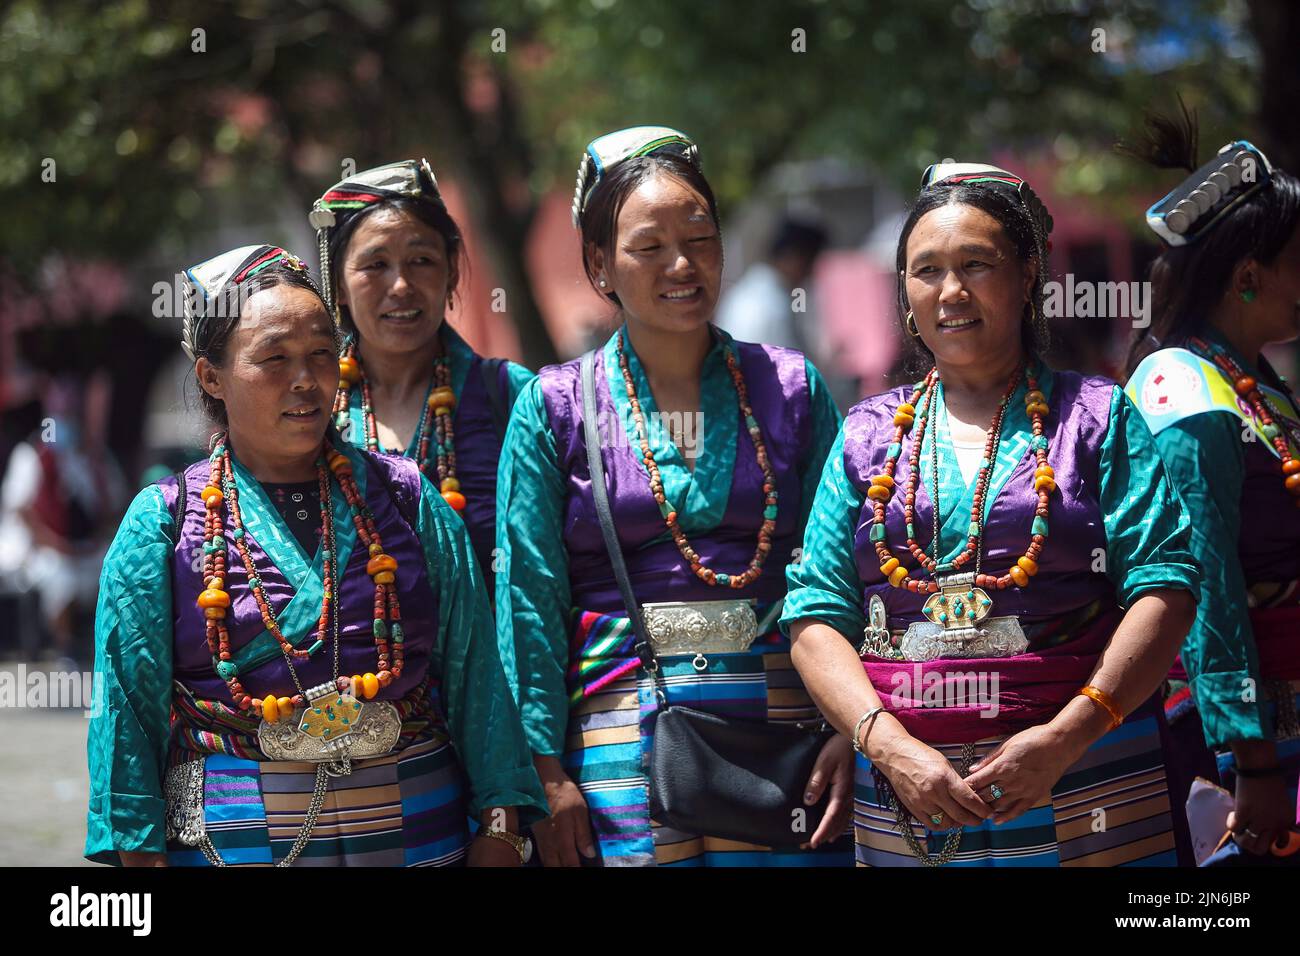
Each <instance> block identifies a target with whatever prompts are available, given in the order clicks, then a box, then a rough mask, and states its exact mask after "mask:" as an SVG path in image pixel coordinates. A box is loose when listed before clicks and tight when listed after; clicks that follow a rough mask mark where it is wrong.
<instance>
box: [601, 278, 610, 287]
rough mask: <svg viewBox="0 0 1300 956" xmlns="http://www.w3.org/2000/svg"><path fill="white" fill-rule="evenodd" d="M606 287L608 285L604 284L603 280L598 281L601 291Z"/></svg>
mask: <svg viewBox="0 0 1300 956" xmlns="http://www.w3.org/2000/svg"><path fill="white" fill-rule="evenodd" d="M607 285H609V283H608V282H606V281H605V280H604V279H601V280H600V287H601V288H602V289H603V288H605V286H607Z"/></svg>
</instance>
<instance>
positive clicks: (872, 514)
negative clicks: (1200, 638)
mask: <svg viewBox="0 0 1300 956" xmlns="http://www.w3.org/2000/svg"><path fill="white" fill-rule="evenodd" d="M1051 225H1052V223H1051V217H1050V216H1048V215H1047V211H1046V210H1045V209H1044V208H1043V205H1042V203H1041V202H1039V201H1038V199H1037V197H1036V196H1034V193H1033V191H1032V190H1031V189H1030V188H1029V186H1028V184H1026V183H1025V182H1024V181H1023V180H1022V179H1020V178H1019V177H1018V176H1015V175H1013V174H1011V173H1009V172H1007V171H1006V170H1003V169H998V168H996V167H991V166H984V165H975V164H946V165H942V166H937V167H931V168H930V169H929V170H927V171H926V174H925V177H924V179H923V183H922V189H921V192H920V195H919V196H918V198H917V201H916V204H915V206H914V208H913V210H912V213H911V215H910V216H909V217H908V218H907V220H906V222H905V223H904V226H903V230H902V234H901V235H900V237H899V242H898V297H899V314H900V318H901V319H902V323H903V327H904V329H905V330H906V334H907V335H908V337H909V338H910V340H911V341H912V343H913V345H914V346H915V348H916V353H917V355H918V356H921V357H923V358H924V359H925V365H926V371H925V373H924V377H923V378H922V379H921V380H920V381H919V382H917V383H916V384H915V385H912V386H907V387H905V388H898V389H894V390H893V391H890V392H886V393H884V394H883V395H876V396H872V397H870V398H866V399H864V400H863V401H862V402H860V403H858V404H857V405H856V406H854V407H853V408H852V409H850V411H849V414H848V416H847V417H846V418H845V420H844V425H843V428H842V429H841V431H840V435H839V438H838V439H837V440H836V442H835V446H834V448H832V449H831V452H830V455H829V457H828V460H827V463H826V468H825V471H824V472H823V474H822V477H821V484H820V486H819V487H818V489H817V493H816V500H815V503H814V505H813V514H812V517H811V519H810V520H809V525H808V531H807V534H806V537H805V542H804V558H803V561H802V562H800V563H799V564H798V565H792V566H791V567H790V569H789V570H788V572H787V577H788V578H789V581H790V586H791V593H790V596H789V597H788V598H787V599H786V605H785V612H784V614H783V616H782V619H781V625H782V628H783V629H788V632H789V633H790V635H791V637H792V640H793V649H792V657H793V659H794V662H795V665H796V667H797V668H798V669H799V672H800V673H801V674H802V675H803V677H804V680H805V681H806V682H807V684H808V687H809V690H810V691H811V693H812V695H813V698H814V699H815V700H817V702H818V703H819V704H820V705H821V707H822V710H823V712H824V713H825V714H826V716H827V719H829V720H830V721H831V723H832V724H834V725H835V726H836V727H837V728H839V729H840V730H841V731H842V732H844V733H846V734H849V735H850V736H851V738H852V741H853V746H854V748H855V749H856V750H857V751H858V758H857V771H856V788H855V815H854V822H855V829H856V833H857V859H858V863H859V865H863V866H916V865H918V864H921V865H929V866H937V865H941V864H945V863H952V864H954V865H963V866H1002V865H1010V866H1025V865H1032V866H1113V865H1119V864H1127V863H1142V864H1147V865H1161V864H1164V865H1172V864H1173V862H1174V841H1173V834H1172V822H1171V816H1170V806H1169V799H1168V795H1167V783H1166V774H1165V768H1164V761H1163V757H1162V754H1161V747H1160V735H1161V729H1162V728H1161V722H1162V719H1163V713H1162V710H1161V708H1160V707H1159V705H1158V701H1157V700H1156V699H1155V698H1154V697H1153V692H1154V691H1155V690H1156V688H1157V687H1158V686H1159V684H1160V682H1161V679H1162V678H1163V676H1164V672H1165V670H1166V669H1167V668H1168V666H1169V663H1170V662H1171V661H1172V660H1173V657H1174V654H1175V652H1176V650H1177V647H1178V643H1179V641H1180V640H1181V639H1182V637H1183V635H1184V634H1185V633H1186V632H1187V627H1188V625H1189V624H1190V622H1191V619H1192V611H1193V607H1194V601H1195V599H1194V597H1193V595H1194V594H1195V581H1196V579H1197V577H1198V576H1199V568H1198V567H1197V565H1196V562H1195V560H1194V558H1193V557H1192V556H1191V554H1190V553H1189V550H1188V549H1189V542H1190V528H1189V525H1188V521H1187V518H1186V517H1185V516H1184V515H1183V514H1182V512H1181V509H1180V507H1179V501H1178V498H1177V496H1176V495H1175V494H1174V492H1173V490H1172V487H1171V486H1170V484H1169V482H1168V480H1167V479H1166V477H1165V472H1164V468H1163V466H1162V464H1161V462H1160V457H1159V455H1158V454H1157V452H1156V449H1155V445H1154V443H1153V441H1152V439H1151V434H1150V432H1149V431H1148V430H1147V428H1146V426H1145V425H1144V424H1143V422H1142V420H1141V418H1140V416H1139V415H1138V414H1137V412H1136V410H1135V409H1134V408H1133V406H1132V404H1131V403H1130V402H1129V401H1128V399H1126V398H1125V397H1124V394H1123V392H1122V391H1121V390H1120V389H1119V386H1117V385H1115V384H1114V383H1113V382H1110V381H1107V380H1105V379H1100V378H1087V377H1084V376H1081V375H1079V374H1077V373H1074V372H1068V371H1053V370H1051V369H1049V368H1048V367H1047V366H1046V365H1045V364H1044V363H1043V361H1042V359H1041V358H1040V356H1039V344H1040V343H1041V315H1042V311H1041V302H1042V294H1043V284H1044V277H1045V275H1046V270H1047V252H1048V242H1047V237H1048V234H1049V233H1050V230H1051ZM1099 557H1100V562H1099ZM855 649H856V650H855ZM971 673H974V674H977V675H982V676H986V675H989V674H991V675H993V678H994V680H995V681H996V682H997V686H998V689H999V691H1000V696H999V697H998V698H997V699H996V700H989V699H987V698H984V699H980V698H978V697H977V699H976V700H973V701H972V700H969V699H967V698H966V696H965V695H961V698H960V699H959V700H956V701H954V700H953V699H952V697H951V695H949V694H938V695H933V694H930V693H927V692H924V691H925V690H926V689H928V688H932V687H950V686H951V684H952V682H953V681H958V680H962V679H967V678H968V675H970V674H971ZM900 685H901V686H900ZM1121 724H1122V725H1123V726H1121ZM1098 821H1100V824H1101V825H1100V826H1098V825H1097V823H1098ZM1004 823H1005V824H1008V825H1007V826H1005V827H1003V826H998V825H1000V824H1004Z"/></svg>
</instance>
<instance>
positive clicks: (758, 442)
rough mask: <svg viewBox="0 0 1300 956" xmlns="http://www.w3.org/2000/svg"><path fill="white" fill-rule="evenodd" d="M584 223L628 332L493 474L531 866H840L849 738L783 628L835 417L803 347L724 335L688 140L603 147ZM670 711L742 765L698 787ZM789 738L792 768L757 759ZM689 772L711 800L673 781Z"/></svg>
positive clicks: (592, 358)
mask: <svg viewBox="0 0 1300 956" xmlns="http://www.w3.org/2000/svg"><path fill="white" fill-rule="evenodd" d="M574 223H575V225H576V226H578V228H579V230H580V232H581V234H582V244H583V251H584V264H585V267H586V272H587V276H588V278H589V279H590V281H591V283H592V285H593V286H594V287H595V288H596V290H597V291H598V292H600V293H602V294H603V295H605V296H606V297H607V298H608V299H609V301H610V302H611V303H612V304H613V305H615V306H616V307H617V308H618V313H617V321H618V324H619V328H618V329H617V330H616V331H615V332H614V334H613V335H612V336H611V337H610V339H609V340H608V341H607V342H606V343H605V344H604V346H602V347H601V348H599V349H597V350H596V351H594V352H591V353H588V355H587V356H586V357H585V358H584V359H579V360H575V361H571V362H567V363H565V364H563V365H555V366H550V367H548V368H545V369H543V370H542V371H541V373H540V374H539V376H538V378H537V380H536V381H534V382H532V383H530V384H529V385H528V386H527V387H526V388H525V389H524V391H523V394H522V395H521V396H520V398H519V402H518V404H517V405H516V406H515V411H514V413H513V415H512V417H511V421H510V429H509V432H508V434H507V437H506V443H505V448H504V450H503V452H502V457H501V468H500V487H499V489H498V508H499V511H500V521H499V524H498V528H497V544H498V547H499V549H500V554H501V561H502V571H501V573H500V574H499V575H498V578H497V633H498V638H499V640H500V642H501V647H502V654H503V656H514V657H515V658H516V659H517V662H518V675H517V685H516V693H517V694H518V695H519V700H520V703H521V708H522V715H523V718H524V721H525V726H526V728H527V732H528V737H529V741H530V743H531V744H532V748H533V752H534V758H535V762H536V765H537V767H538V770H539V773H540V774H541V776H542V780H543V784H544V786H545V788H546V792H547V797H548V801H549V803H550V808H551V813H552V818H551V820H550V821H546V822H545V823H543V824H542V825H540V826H538V827H537V828H535V830H534V832H535V833H536V836H537V840H538V847H539V849H540V851H541V856H542V862H543V863H545V864H546V865H548V866H574V865H577V864H578V863H579V862H581V861H590V862H593V863H599V864H602V865H606V866H629V865H631V866H654V865H683V866H725V865H752V866H808V865H814V866H815V865H836V864H839V865H847V864H848V862H849V858H850V854H849V846H848V841H847V839H845V836H846V828H847V823H848V811H849V802H848V799H849V795H850V793H849V786H850V762H849V749H848V741H847V740H846V739H845V738H844V737H842V736H835V735H820V734H818V733H816V732H815V731H813V730H812V728H817V727H818V726H820V724H821V721H820V718H819V715H818V713H817V708H816V707H815V706H814V705H813V703H812V701H811V700H809V698H808V695H807V693H806V692H805V690H804V688H803V686H802V685H801V684H800V682H799V679H798V676H797V675H796V674H795V673H794V672H793V670H792V668H791V666H790V658H789V645H788V642H787V641H786V640H785V638H784V637H783V636H782V635H781V634H780V633H779V632H778V631H777V630H776V627H775V622H776V619H777V616H778V615H779V613H780V607H781V601H782V599H783V598H784V597H785V581H784V579H783V577H782V571H783V569H784V568H785V567H786V565H787V564H789V563H790V562H791V561H794V560H797V555H798V550H799V546H800V543H801V539H802V535H803V525H804V519H805V518H806V516H807V512H808V506H809V504H810V503H811V498H812V489H813V487H814V484H813V483H814V482H815V481H816V479H817V475H818V473H819V471H820V469H821V464H822V462H823V461H824V459H825V456H826V451H827V448H828V447H829V444H830V441H831V438H832V436H833V434H834V431H835V428H836V427H837V425H838V424H839V412H838V411H837V410H836V408H835V406H834V404H833V403H832V402H831V400H830V398H829V395H828V394H827V391H826V386H825V384H824V383H823V382H822V380H821V377H820V375H818V373H817V370H816V369H815V368H813V366H812V365H811V364H810V363H808V361H807V360H806V359H805V358H804V356H803V355H802V354H801V353H799V352H797V351H794V350H792V349H785V348H777V347H774V346H768V345H761V344H753V343H748V342H737V341H734V340H733V339H732V338H731V336H730V335H728V334H727V333H725V332H722V331H720V330H718V329H717V328H715V327H714V326H713V322H712V320H713V312H714V306H715V304H716V302H717V299H718V289H719V286H720V284H721V281H722V238H721V234H720V229H719V222H718V210H717V206H716V203H715V202H714V198H713V193H712V191H711V189H710V188H709V183H708V181H707V180H706V179H705V177H704V175H703V174H702V173H701V171H700V168H699V155H698V150H697V149H696V146H695V144H694V143H693V142H692V141H691V140H690V139H689V138H688V137H686V136H685V135H684V134H682V133H680V132H678V131H677V130H671V129H666V128H663V127H637V128H634V129H628V130H621V131H619V132H616V133H611V134H609V135H607V136H603V137H601V138H599V139H597V140H596V141H595V142H593V143H592V144H591V145H590V146H589V147H588V149H587V152H586V153H585V154H584V157H583V161H582V166H581V169H580V172H579V181H578V190H577V195H576V198H575V201H574ZM685 420H690V421H700V422H702V424H703V429H702V432H703V435H702V437H703V441H702V442H701V443H700V447H699V450H698V454H693V453H692V452H693V451H694V449H689V448H687V447H686V445H685V444H684V443H683V442H682V440H681V438H680V437H678V434H679V433H678V431H677V429H675V428H674V426H673V423H674V422H682V421H685ZM682 431H685V429H683V430H682ZM697 431H698V430H697ZM597 469H599V471H598V470H597ZM600 472H603V473H604V476H606V477H605V478H602V475H601V474H600ZM600 492H605V493H606V494H605V495H600ZM598 495H600V497H598ZM606 496H607V499H608V500H607V505H608V507H607V509H606V508H605V506H604V504H602V501H603V499H604V498H605V497H606ZM602 516H603V517H602ZM615 529H616V530H615ZM602 531H603V532H604V533H602ZM624 564H625V565H626V567H625V568H624V572H625V573H624V572H621V571H619V570H616V569H618V568H620V567H623V565H624ZM642 602H646V603H642ZM647 634H653V635H654V636H655V645H654V647H653V648H652V647H651V646H650V642H649V640H648V639H647V636H646V635H647ZM657 704H658V705H659V706H656V705H657ZM683 705H689V707H690V708H692V713H691V714H688V715H686V717H687V719H688V720H690V721H691V726H692V727H695V728H699V727H702V726H706V725H707V726H709V727H714V728H716V727H719V726H725V727H726V729H727V732H728V733H730V734H732V735H734V736H733V737H732V739H733V740H734V741H736V742H738V745H739V746H744V747H746V748H748V753H749V755H750V756H752V757H753V758H754V760H752V761H750V762H749V763H748V765H747V766H746V767H745V769H744V770H742V771H740V772H738V773H736V774H729V773H728V772H727V771H726V770H723V769H721V768H720V767H719V765H718V764H717V763H713V764H712V765H710V770H709V771H708V772H707V773H702V774H701V775H700V778H697V779H695V780H688V779H686V777H688V776H689V766H690V764H691V762H692V761H691V759H690V758H688V757H687V756H686V755H684V754H683V753H682V752H681V751H680V750H678V749H676V748H675V745H674V743H673V741H672V740H667V741H666V742H665V738H666V737H667V736H668V734H667V731H666V728H667V727H668V725H669V723H670V722H672V721H674V720H677V719H679V718H681V717H682V716H683V714H684V711H683V710H682V707H683ZM674 708H676V709H674ZM670 715H672V716H670ZM656 748H658V749H656ZM792 752H797V753H799V754H801V755H803V756H804V758H805V759H797V760H796V759H789V760H788V761H787V766H788V767H790V768H792V769H791V770H790V772H789V773H787V774H785V775H784V779H780V780H778V779H777V775H776V774H768V775H766V776H764V775H763V774H761V773H757V771H760V770H761V771H767V770H769V769H771V768H773V767H774V765H776V764H778V763H781V762H782V761H783V760H784V759H786V758H787V757H789V755H790V754H791V753H792ZM655 754H658V757H657V758H656V766H655V768H654V769H653V770H652V771H651V773H650V774H649V775H647V772H646V767H647V764H648V762H649V760H650V759H651V758H652V755H655ZM728 766H729V767H730V769H731V770H733V771H735V770H737V766H736V765H734V764H729V765H728ZM703 778H707V779H703ZM727 779H731V780H743V781H745V782H746V785H745V786H740V787H733V788H731V789H732V791H733V792H731V793H728V794H726V795H723V794H721V793H720V790H719V787H718V784H719V783H720V782H722V781H725V780H727ZM692 784H693V785H696V786H698V787H700V791H697V792H701V795H702V796H704V798H705V800H704V802H707V803H708V804H709V808H708V810H707V812H705V810H704V807H703V806H702V804H698V803H697V804H692V803H691V802H690V801H689V800H688V801H687V804H688V806H686V807H685V808H683V806H681V805H680V804H679V803H677V801H675V800H673V799H669V798H668V796H667V795H668V794H680V791H679V790H678V789H677V787H678V786H679V785H686V786H688V787H689V786H691V785H692ZM734 791H738V792H734ZM764 799H766V800H767V803H766V804H764V805H762V806H760V804H762V801H763V800H764ZM823 811H824V812H823ZM652 816H653V819H652Z"/></svg>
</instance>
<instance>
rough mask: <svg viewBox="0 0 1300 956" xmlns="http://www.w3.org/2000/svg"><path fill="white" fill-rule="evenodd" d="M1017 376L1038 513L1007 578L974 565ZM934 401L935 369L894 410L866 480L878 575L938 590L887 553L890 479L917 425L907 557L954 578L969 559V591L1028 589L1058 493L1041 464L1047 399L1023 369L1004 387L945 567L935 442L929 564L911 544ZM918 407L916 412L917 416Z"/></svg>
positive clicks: (907, 501)
mask: <svg viewBox="0 0 1300 956" xmlns="http://www.w3.org/2000/svg"><path fill="white" fill-rule="evenodd" d="M1022 376H1023V377H1025V379H1026V383H1027V385H1028V390H1027V392H1026V394H1025V413H1026V414H1027V415H1028V416H1029V420H1030V423H1031V427H1032V429H1033V437H1032V438H1031V439H1030V446H1031V447H1032V448H1033V451H1034V456H1035V458H1036V459H1037V462H1038V464H1037V467H1036V468H1035V469H1034V490H1035V491H1036V492H1037V494H1038V506H1037V508H1036V509H1035V511H1034V520H1033V524H1032V527H1031V535H1030V543H1029V547H1028V548H1026V550H1025V553H1024V555H1022V556H1021V557H1020V558H1018V559H1017V560H1016V562H1015V563H1014V564H1013V565H1012V566H1011V567H1010V568H1009V569H1008V570H1007V572H1006V573H1005V574H1002V575H989V574H983V573H981V572H980V570H979V563H980V556H981V552H982V548H981V542H982V540H983V533H984V501H985V498H986V496H987V494H988V488H989V483H990V481H991V478H992V472H993V463H994V462H995V461H996V460H997V450H998V446H999V443H1000V442H1001V433H1002V422H1003V419H1004V417H1005V414H1006V409H1007V406H1008V405H1009V404H1010V402H1011V396H1012V395H1013V394H1015V391H1016V389H1017V388H1018V387H1019V385H1020V379H1021V377H1022ZM936 395H937V396H938V399H939V400H940V401H942V383H941V382H940V380H939V370H938V368H933V369H931V370H930V373H929V374H928V375H926V377H925V378H924V379H923V380H922V381H921V382H919V383H917V386H916V388H915V390H914V391H913V392H912V395H911V397H910V398H909V400H908V401H906V402H903V403H902V404H900V405H899V406H898V409H897V410H896V411H895V413H894V426H895V428H894V440H893V441H892V442H891V443H890V445H889V447H888V449H887V450H886V453H885V467H884V471H883V473H882V474H879V475H875V476H873V477H872V479H871V485H870V487H869V488H868V489H867V497H868V498H870V499H871V501H872V526H871V531H870V537H871V541H872V542H873V544H874V545H875V548H876V556H877V557H878V558H879V559H880V573H881V574H883V575H884V576H885V577H886V578H887V579H888V581H889V583H890V584H891V585H893V586H894V587H896V588H905V589H906V590H908V591H911V592H912V593H914V594H934V593H936V592H938V591H939V589H940V585H939V583H938V582H937V581H935V580H933V579H932V580H929V581H924V580H917V579H916V578H912V577H911V576H909V574H908V570H907V568H905V567H904V566H903V565H902V563H901V562H900V561H899V559H898V558H896V557H895V556H894V554H893V553H892V552H891V551H890V549H889V545H888V543H887V541H886V538H887V533H886V530H885V506H886V504H888V502H889V501H890V500H891V499H892V498H893V496H894V492H895V482H894V473H895V471H896V470H897V467H898V459H899V458H900V457H901V456H902V443H903V437H904V436H905V435H907V434H908V433H909V432H911V431H912V429H913V425H914V424H915V426H916V429H915V430H916V434H915V435H914V436H913V439H912V447H911V452H910V454H909V456H908V465H909V473H908V476H907V484H906V486H905V496H904V498H903V514H904V520H905V521H906V525H907V529H906V530H907V547H908V550H909V551H910V552H911V553H912V556H913V557H914V558H915V559H916V561H917V563H918V564H920V566H921V567H922V568H924V569H925V570H926V571H927V572H928V573H929V574H931V575H938V574H945V573H950V572H956V571H959V570H960V569H961V568H962V567H963V566H964V565H965V564H966V563H967V562H968V561H970V559H971V558H972V557H974V558H975V559H976V571H975V577H974V585H975V587H981V588H985V587H987V588H997V589H999V590H1004V589H1006V588H1008V587H1010V586H1011V585H1012V584H1015V585H1017V586H1018V587H1027V586H1028V584H1029V579H1030V578H1031V577H1032V576H1033V575H1035V574H1037V573H1038V559H1039V556H1040V555H1041V554H1042V550H1043V544H1044V543H1045V542H1046V540H1047V535H1048V514H1049V510H1050V500H1051V493H1052V492H1053V491H1055V490H1056V480H1055V475H1056V473H1055V472H1054V471H1053V469H1052V466H1051V465H1049V464H1048V463H1047V452H1048V441H1047V436H1046V435H1045V434H1044V431H1043V419H1044V417H1045V416H1046V415H1047V413H1048V406H1047V399H1046V397H1045V396H1044V395H1043V393H1042V392H1041V391H1040V390H1039V388H1038V380H1037V377H1036V376H1035V375H1034V374H1033V373H1032V372H1031V371H1029V370H1028V369H1026V368H1025V367H1024V366H1023V365H1022V366H1019V367H1017V369H1016V371H1015V374H1014V375H1012V377H1011V381H1010V382H1009V383H1008V384H1007V388H1006V390H1005V391H1004V392H1003V395H1002V399H1001V401H1000V402H999V404H998V409H997V411H996V412H995V413H994V416H993V421H992V423H991V424H990V426H989V436H988V439H987V440H986V442H985V445H984V457H983V458H982V459H981V461H980V469H979V474H978V477H977V479H976V485H975V500H974V502H973V504H972V506H971V520H970V525H969V527H968V530H967V541H966V547H965V549H963V551H962V553H961V554H959V555H958V556H957V557H956V558H954V559H953V560H952V561H951V562H946V563H943V564H940V563H939V560H938V558H939V553H940V552H939V503H938V488H939V472H938V449H937V441H935V440H932V441H931V446H932V447H931V463H932V466H933V471H934V486H935V494H934V495H932V496H931V504H932V505H933V507H934V534H933V537H932V539H931V540H932V541H933V542H934V548H935V553H934V556H933V557H932V556H930V555H929V554H927V553H926V552H925V550H924V549H923V548H922V547H921V546H920V545H919V544H918V543H917V541H916V522H915V519H916V510H915V508H916V492H917V488H918V487H919V484H920V477H921V469H920V454H921V445H922V444H923V441H924V438H925V432H926V427H927V425H928V422H929V420H930V419H931V418H933V417H934V410H935V398H936ZM918 408H919V409H920V411H919V412H918ZM959 613H960V611H959ZM976 613H977V611H976V609H974V608H967V609H966V614H967V615H968V616H969V618H970V619H971V620H974V619H975V616H976ZM945 620H946V618H945Z"/></svg>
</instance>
